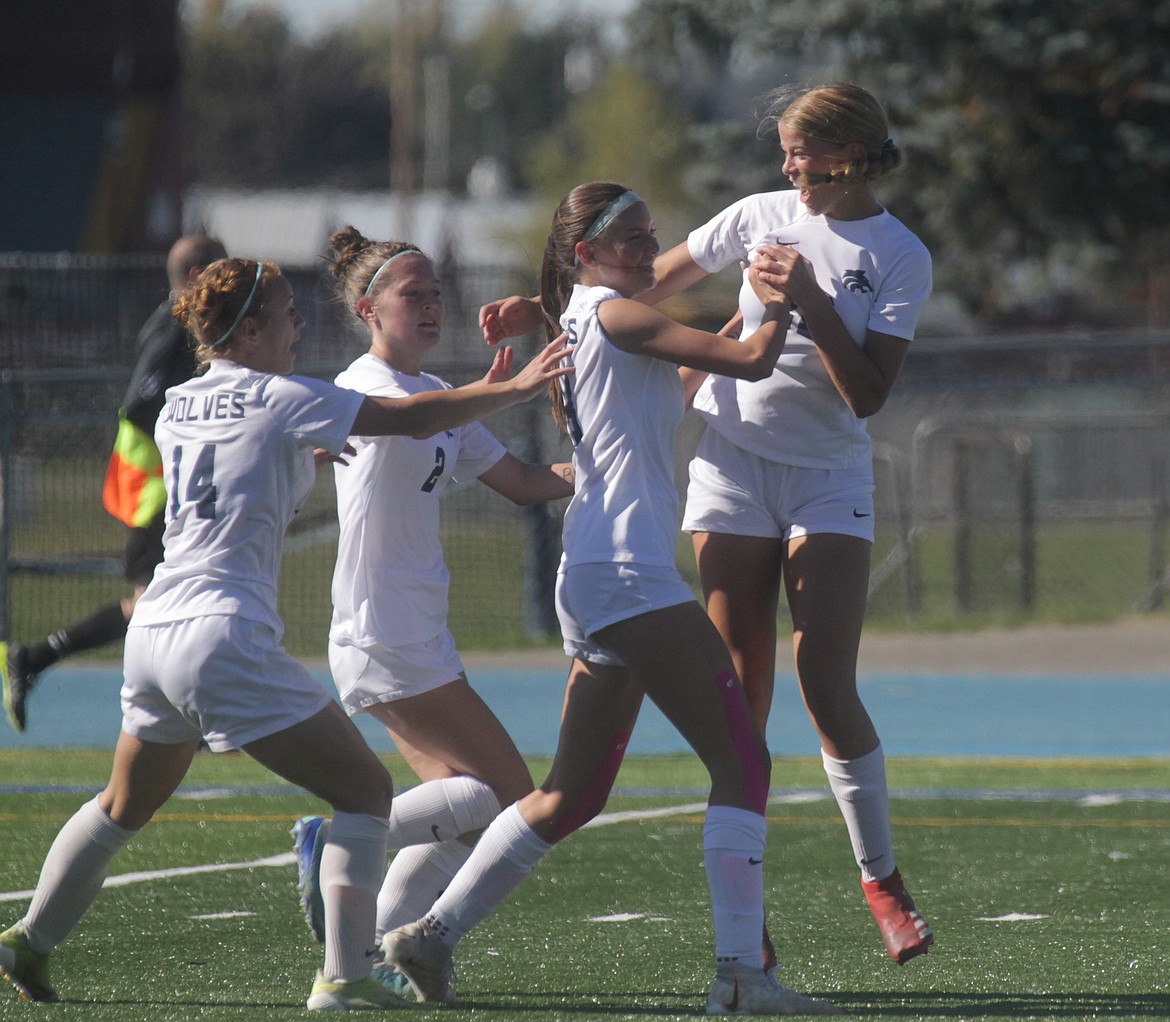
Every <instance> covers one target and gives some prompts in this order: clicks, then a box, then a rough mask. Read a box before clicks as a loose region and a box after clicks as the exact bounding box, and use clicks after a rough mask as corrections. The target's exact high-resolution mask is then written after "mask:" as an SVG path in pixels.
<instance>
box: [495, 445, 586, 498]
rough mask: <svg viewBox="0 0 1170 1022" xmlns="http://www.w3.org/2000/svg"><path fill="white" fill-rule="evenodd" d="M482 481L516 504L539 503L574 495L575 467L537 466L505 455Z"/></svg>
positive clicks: (570, 465)
mask: <svg viewBox="0 0 1170 1022" xmlns="http://www.w3.org/2000/svg"><path fill="white" fill-rule="evenodd" d="M479 479H480V482H482V483H484V484H485V485H487V486H490V487H491V488H492V489H493V490H495V491H496V493H498V494H500V496H502V497H507V498H508V499H509V500H510V501H512V503H513V504H520V505H526V504H536V503H539V502H540V501H545V500H560V499H561V498H562V497H571V496H573V466H572V464H571V463H569V462H563V463H561V464H558V465H534V464H532V463H531V462H528V461H521V460H520V459H519V458H516V457H513V456H512V455H511V454H505V455H504V456H503V457H502V458H501V459H500V460H499V461H497V462H496V463H495V464H494V465H493V466H492V467H491V468H489V469H488V470H487V471H486V472H484V473H482V474H481V475H480V477H479Z"/></svg>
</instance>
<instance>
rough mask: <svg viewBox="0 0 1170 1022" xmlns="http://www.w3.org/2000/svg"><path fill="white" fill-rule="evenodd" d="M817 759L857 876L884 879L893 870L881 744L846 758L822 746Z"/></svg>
mask: <svg viewBox="0 0 1170 1022" xmlns="http://www.w3.org/2000/svg"><path fill="white" fill-rule="evenodd" d="M821 759H822V760H823V761H824V764H825V773H826V775H827V776H828V778H829V787H830V788H831V789H832V791H833V795H834V796H835V797H836V799H837V805H838V806H839V807H840V809H841V815H842V816H843V817H844V818H845V829H846V830H848V831H849V843H850V844H851V845H852V846H853V857H854V859H856V860H857V865H858V866H860V867H861V879H862V880H870V881H872V880H883V879H885V878H886V877H888V876H889V875H890V874H891V873H893V872H894V836H893V834H892V833H891V831H890V793H889V789H888V788H887V787H886V757H885V753H883V752H882V747H881V746H880V745H879V746H878V747H877V748H876V749H874V750H873V752H868V753H866V754H865V755H864V756H859V757H858V758H857V759H850V760H839V759H833V758H832V757H831V756H829V755H827V754H826V753H825V752H824V751H823V750H822V752H821Z"/></svg>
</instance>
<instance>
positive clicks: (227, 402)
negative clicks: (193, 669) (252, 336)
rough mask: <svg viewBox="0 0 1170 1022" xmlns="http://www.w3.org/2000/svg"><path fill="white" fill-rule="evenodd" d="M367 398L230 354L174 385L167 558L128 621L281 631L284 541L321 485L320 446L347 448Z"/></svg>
mask: <svg viewBox="0 0 1170 1022" xmlns="http://www.w3.org/2000/svg"><path fill="white" fill-rule="evenodd" d="M362 400H363V397H362V395H361V394H358V393H355V392H353V391H348V390H342V389H340V388H338V387H335V386H334V385H333V384H331V383H325V382H324V381H321V380H313V379H309V378H307V377H303V376H273V375H271V374H268V373H259V372H255V371H254V370H251V369H245V368H243V367H242V366H239V365H236V364H235V363H234V362H229V361H227V360H225V359H215V360H213V361H212V362H211V364H210V366H209V367H208V370H207V372H206V374H204V375H203V376H197V377H195V378H194V379H193V380H191V381H189V382H187V383H184V384H182V385H181V386H178V387H172V388H171V389H170V390H168V391H167V394H166V402H167V403H166V406H165V407H164V408H163V411H162V414H161V415H160V416H159V420H158V425H157V426H156V427H155V440H156V441H157V443H158V448H159V451H160V452H161V453H162V462H163V476H164V479H165V482H166V487H167V506H166V512H165V514H166V533H165V535H164V537H163V542H164V544H165V547H166V557H165V559H164V560H163V563H162V564H160V565H159V566H158V569H157V570H156V571H155V574H154V579H153V580H152V581H151V583H150V586H149V587H148V588H147V590H146V592H145V593H144V594H143V596H142V598H141V599H140V600H139V601H138V604H137V606H136V607H135V608H134V617H133V619H132V621H131V626H135V625H152V624H163V623H166V622H172V621H182V620H185V619H187V618H191V617H200V616H204V615H209V614H232V615H237V616H239V617H243V618H247V619H248V620H251V621H258V622H262V623H264V624H267V625H270V626H271V627H272V628H273V629H274V630H275V632H276V634H277V636H279V635H280V634H281V633H282V630H283V627H282V625H281V622H280V617H279V616H278V614H277V603H276V582H277V576H278V575H279V573H280V559H281V548H282V544H283V539H284V532H285V529H286V528H287V526H288V523H289V522H290V521H292V518H293V515H294V514H295V513H296V511H297V509H298V508H299V507H300V506H301V504H303V503H304V500H305V498H306V497H307V496H308V494H309V491H310V489H311V488H312V486H313V479H314V477H315V469H314V466H313V449H314V448H315V447H321V448H325V449H326V450H329V451H332V452H334V453H337V452H340V450H341V448H342V446H343V445H344V443H345V441H346V438H347V437H348V435H349V430H350V427H351V426H352V425H353V420H354V417H355V416H356V415H357V411H358V407H359V406H360V405H361V402H362Z"/></svg>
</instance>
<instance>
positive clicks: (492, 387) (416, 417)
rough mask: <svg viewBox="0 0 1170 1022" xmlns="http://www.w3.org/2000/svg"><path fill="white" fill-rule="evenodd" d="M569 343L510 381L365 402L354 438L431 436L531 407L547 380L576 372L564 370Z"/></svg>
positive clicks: (550, 347) (561, 342)
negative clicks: (521, 406) (512, 409)
mask: <svg viewBox="0 0 1170 1022" xmlns="http://www.w3.org/2000/svg"><path fill="white" fill-rule="evenodd" d="M565 340H566V339H565V337H564V336H563V335H562V336H561V337H558V338H557V339H556V340H554V341H552V342H550V343H549V344H547V345H546V346H545V347H544V349H543V350H542V351H541V352H540V353H539V354H537V355H536V356H535V357H534V358H533V359H532V361H530V362H529V363H528V364H527V365H526V366H525V367H524V368H523V369H521V370H520V372H519V373H518V374H517V375H516V376H515V377H514V378H511V379H504V380H501V381H498V382H488V381H485V380H480V381H479V382H477V383H469V384H467V386H465V387H456V388H455V389H454V390H429V391H426V392H424V393H421V394H412V395H411V396H410V397H401V398H394V397H369V396H367V397H366V399H365V401H363V402H362V404H361V405H360V407H359V408H358V413H357V416H356V417H355V418H354V420H353V426H352V427H351V428H350V434H351V435H354V436H389V435H399V436H430V435H432V434H433V433H437V432H438V431H439V430H441V429H453V428H454V427H455V426H463V425H466V424H467V423H469V422H475V421H477V420H479V419H482V418H485V417H486V416H488V415H491V414H493V413H494V412H498V411H501V410H503V409H504V408H508V407H510V406H511V405H514V404H519V403H520V402H522V401H528V400H530V399H531V398H534V397H535V396H536V395H537V394H540V393H542V392H543V391H544V389H545V387H546V386H547V384H548V382H549V380H555V379H556V378H557V377H559V376H564V375H566V374H567V373H571V372H572V371H573V367H572V366H567V365H563V364H562V363H563V360H564V359H565V358H566V357H567V356H568V355H569V353H570V352H571V351H572V350H573V349H572V348H569V347H566V345H565ZM494 368H495V366H494V364H493V369H494ZM490 375H491V373H490V372H489V376H490Z"/></svg>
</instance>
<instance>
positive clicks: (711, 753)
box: [383, 181, 837, 1015]
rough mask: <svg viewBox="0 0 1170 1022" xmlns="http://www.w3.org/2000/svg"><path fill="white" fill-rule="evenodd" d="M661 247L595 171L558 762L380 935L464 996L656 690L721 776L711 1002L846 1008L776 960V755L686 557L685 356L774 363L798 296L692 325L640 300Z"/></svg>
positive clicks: (556, 292) (568, 246)
mask: <svg viewBox="0 0 1170 1022" xmlns="http://www.w3.org/2000/svg"><path fill="white" fill-rule="evenodd" d="M658 251H659V246H658V240H657V238H656V237H655V234H654V225H653V221H652V219H651V216H650V211H649V209H648V208H647V206H646V204H645V203H644V202H643V201H642V200H641V199H640V198H638V196H637V195H635V194H634V193H633V192H631V191H629V190H627V189H626V188H625V187H623V186H622V185H619V184H615V183H613V182H604V181H603V182H593V183H590V184H584V185H579V186H578V187H577V188H574V189H573V190H572V191H571V192H570V193H569V194H568V195H567V196H566V197H565V198H564V199H563V200H562V201H561V203H560V205H559V206H558V207H557V210H556V213H555V214H554V217H553V222H552V229H551V231H550V234H549V243H548V247H547V248H546V250H545V253H544V260H543V265H542V274H541V283H542V285H543V286H542V303H543V307H544V309H543V311H544V315H545V318H546V324H547V329H548V331H549V333H550V334H551V333H553V332H554V331H556V330H558V329H562V328H563V329H564V330H565V331H566V332H567V333H568V335H569V337H570V340H571V341H572V343H573V345H574V348H573V356H572V358H573V362H574V365H575V368H576V373H575V374H574V377H573V380H572V383H571V384H566V385H561V386H559V387H558V388H557V389H556V390H555V400H554V415H555V417H556V419H557V421H558V422H559V423H560V424H561V426H562V427H563V429H564V430H565V432H566V433H567V434H568V436H569V438H570V439H571V441H572V443H573V465H574V468H575V471H576V493H575V494H574V496H573V500H572V501H571V503H570V505H569V508H568V510H567V512H566V513H565V519H564V532H563V538H564V556H563V557H562V560H561V565H560V568H559V571H558V575H557V588H556V602H557V614H558V616H559V618H560V622H561V630H562V634H563V636H564V645H565V651H566V653H568V654H569V655H570V656H571V657H572V658H573V662H572V666H571V668H570V672H569V679H568V689H567V692H566V696H565V703H564V711H563V715H562V719H561V730H560V738H559V741H558V745H557V751H556V755H555V759H554V762H553V767H552V771H551V773H550V774H549V776H548V778H547V779H546V780H545V781H544V783H543V784H542V785H541V786H540V787H539V788H538V789H536V790H535V791H534V792H532V793H531V794H530V795H527V796H526V797H525V798H523V799H521V800H520V801H519V802H517V803H516V804H515V805H513V806H511V807H509V808H508V809H505V810H504V811H503V812H502V813H500V815H499V816H498V817H497V818H496V819H495V820H494V821H493V822H492V824H491V825H490V826H489V827H488V828H487V830H486V831H485V832H484V834H483V836H482V837H481V838H480V840H479V843H478V844H477V845H476V847H475V849H474V850H473V851H472V853H471V856H470V858H469V859H468V861H467V863H466V864H465V865H464V866H463V868H462V869H460V871H459V873H458V874H456V876H455V879H454V880H453V881H452V882H451V885H450V886H449V887H448V888H447V890H446V891H445V892H444V893H443V894H442V895H440V897H439V898H438V900H437V901H436V902H435V904H434V906H433V907H432V908H431V910H430V912H428V913H427V915H426V916H425V918H423V919H421V920H419V921H418V922H416V923H412V924H410V925H408V926H405V927H402V928H400V929H398V930H394V931H392V932H391V933H389V934H387V936H386V938H385V939H384V941H383V949H384V951H385V953H386V958H387V960H388V961H389V962H391V963H392V964H394V965H396V966H397V967H398V968H399V969H400V970H401V971H402V972H404V973H405V974H406V976H407V978H408V979H409V980H410V982H411V985H412V987H413V988H414V990H415V993H416V995H417V996H418V997H419V998H420V999H421V1000H437V1001H451V1000H453V999H454V991H453V989H452V967H451V959H452V950H453V948H454V946H455V944H456V943H457V942H458V941H459V940H460V938H462V937H463V936H464V935H465V934H466V933H467V932H468V931H469V930H470V929H471V928H472V927H473V926H474V925H475V924H476V923H477V922H479V921H480V920H481V919H483V918H484V917H485V916H486V915H487V914H488V913H489V912H490V911H491V910H492V909H493V908H495V906H497V905H498V904H499V903H500V902H501V901H502V900H503V899H504V898H505V897H507V896H508V894H509V893H511V892H512V891H513V890H514V889H515V888H516V887H517V886H518V885H519V884H520V883H521V882H522V881H523V880H524V878H525V877H526V876H527V875H528V874H529V873H530V872H531V871H532V869H533V868H534V867H535V865H536V863H537V862H538V861H539V860H540V859H541V858H542V857H543V856H544V855H546V854H548V852H549V851H550V850H551V849H552V847H553V845H554V844H555V843H556V842H558V841H561V840H563V839H564V838H566V837H567V836H568V835H569V834H571V833H572V832H573V831H575V830H576V829H577V828H579V827H581V826H582V825H583V824H584V823H586V822H587V821H588V820H590V819H591V818H592V817H594V816H595V815H596V814H597V813H598V812H599V811H600V810H601V808H602V806H603V805H604V804H605V800H606V798H607V797H608V794H609V791H610V788H611V787H612V785H613V781H614V778H615V777H616V775H617V771H618V767H619V765H620V764H621V760H622V757H623V755H624V752H625V748H626V743H627V741H628V739H629V736H630V732H631V730H632V728H633V726H634V722H635V720H636V718H637V714H638V709H639V707H640V706H641V703H642V697H643V694H648V695H649V696H650V698H651V699H652V700H653V701H654V702H655V703H656V704H657V705H658V706H659V708H660V709H661V710H662V712H663V713H664V714H665V715H666V717H667V718H668V719H669V720H670V721H671V723H673V724H674V725H675V727H677V728H678V730H679V731H680V733H681V734H682V735H683V736H684V737H685V738H686V739H687V741H688V743H689V744H690V745H691V747H692V748H694V750H695V751H696V753H697V754H698V755H699V757H700V759H701V760H702V761H703V764H704V766H706V768H707V770H708V772H709V774H710V777H711V792H710V798H709V803H708V810H707V817H706V821H705V823H704V826H703V858H704V863H705V866H706V874H707V882H708V886H709V889H710V896H711V902H712V909H713V915H714V929H715V979H714V983H713V985H712V987H711V990H710V993H709V996H708V999H707V1010H708V1012H709V1013H712V1014H787V1015H791V1014H809V1015H828V1014H837V1010H836V1008H835V1007H833V1006H832V1005H830V1004H827V1003H826V1002H823V1001H816V1000H813V999H812V998H810V997H806V996H804V995H802V994H798V993H796V992H795V991H792V990H789V989H788V988H787V987H784V986H783V985H781V984H780V983H779V982H778V981H777V980H776V978H775V976H774V974H772V973H769V972H766V971H765V970H764V969H763V968H762V966H761V962H760V933H761V930H762V927H763V865H762V863H763V856H764V844H765V837H766V834H765V830H766V828H765V820H764V810H765V806H766V803H767V798H768V785H769V780H770V775H771V760H770V758H769V756H768V751H767V748H766V747H765V745H764V740H763V737H762V735H761V734H760V731H759V729H758V728H757V726H756V724H755V721H754V720H753V719H752V716H751V711H750V710H749V708H748V704H747V700H746V698H745V697H744V692H743V688H742V686H741V685H740V683H739V679H738V678H737V677H736V673H735V668H734V666H733V664H732V662H731V658H730V656H729V655H728V652H727V647H726V646H725V645H724V643H723V640H722V639H721V638H720V637H719V633H718V632H717V631H716V630H715V627H714V626H713V625H712V623H711V621H710V619H709V618H708V617H707V616H706V614H705V613H704V612H703V609H702V607H701V606H700V605H699V603H698V601H697V600H696V599H695V597H694V594H693V593H692V592H691V590H690V588H689V587H688V586H687V584H686V583H685V582H684V581H683V580H682V578H681V577H680V575H679V573H678V570H677V568H676V566H675V546H676V537H677V534H678V498H677V492H676V488H675V483H674V470H673V464H674V461H673V449H674V439H675V431H676V428H677V426H678V424H679V421H680V420H681V418H682V414H683V391H682V384H681V381H680V379H679V375H678V367H679V366H689V367H692V368H695V369H699V370H704V371H711V372H719V373H726V374H728V375H730V376H734V377H739V378H744V379H761V378H763V377H766V376H767V375H768V374H770V373H771V371H772V367H773V366H774V365H775V363H776V359H777V357H778V356H779V354H780V351H781V349H782V348H783V346H784V338H785V333H786V329H787V324H788V318H789V312H790V310H789V306H788V302H787V299H786V298H785V297H784V295H783V294H781V293H779V292H778V291H776V290H774V289H773V288H771V287H770V286H768V285H767V284H766V283H765V282H764V280H763V279H762V277H761V275H760V274H759V273H757V272H756V271H754V270H753V271H751V272H750V273H749V276H748V279H749V283H750V285H751V286H752V287H753V290H754V293H756V294H757V296H758V299H759V301H760V303H761V310H762V311H761V315H760V317H759V318H758V323H757V328H756V329H755V330H754V331H752V333H751V336H748V337H746V338H745V339H744V340H743V341H742V342H738V341H735V340H733V339H730V338H726V337H721V336H719V335H716V334H708V333H705V332H703V331H700V330H694V329H691V328H689V327H685V326H682V325H680V324H678V323H676V322H674V321H673V320H671V319H668V318H667V317H665V316H663V315H662V314H660V313H658V312H656V311H655V310H653V309H651V308H649V307H648V306H646V305H644V304H642V303H640V302H638V301H634V300H632V299H635V298H636V297H637V296H638V295H640V294H642V293H644V292H645V291H647V290H649V289H650V288H651V287H653V285H654V281H655V275H654V259H655V256H656V255H657V254H658Z"/></svg>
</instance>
